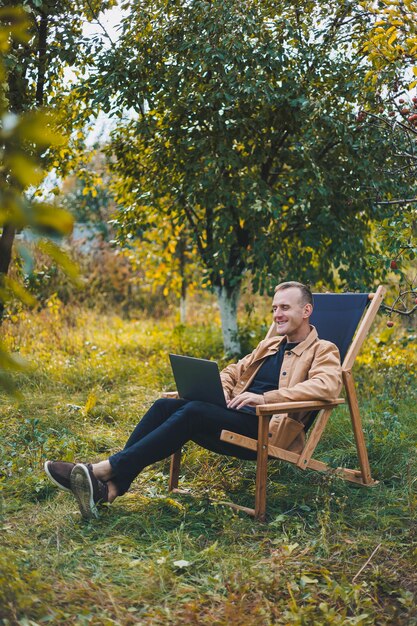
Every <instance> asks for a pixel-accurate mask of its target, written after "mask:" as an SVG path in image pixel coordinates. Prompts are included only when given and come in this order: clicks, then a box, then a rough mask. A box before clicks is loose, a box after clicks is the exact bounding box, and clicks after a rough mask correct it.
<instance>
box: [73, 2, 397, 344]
mask: <svg viewBox="0 0 417 626" xmlns="http://www.w3.org/2000/svg"><path fill="white" fill-rule="evenodd" d="M129 7H130V13H129V15H128V16H127V17H126V19H125V20H124V21H123V22H122V30H121V36H120V39H119V41H118V43H117V45H115V46H113V47H112V48H111V49H110V50H108V51H105V52H104V53H102V54H100V53H99V52H98V53H97V54H96V55H95V60H96V64H95V66H94V67H91V68H90V79H89V80H88V82H87V83H86V84H85V85H84V86H83V87H80V88H79V94H80V96H82V97H85V98H87V97H88V96H90V97H91V98H92V102H93V105H94V102H96V104H97V105H99V104H100V106H102V107H103V108H104V109H105V110H107V111H108V112H109V113H110V114H113V115H117V116H119V117H120V118H121V122H120V124H119V126H118V128H117V130H116V131H115V132H114V134H113V143H112V147H111V148H112V152H113V155H114V157H115V158H114V166H113V167H114V172H115V175H116V176H117V177H118V178H119V180H120V179H121V180H123V185H119V191H120V193H119V196H118V197H117V200H118V202H119V204H120V205H122V207H123V208H122V211H121V215H120V219H121V220H123V221H124V222H125V224H127V225H131V228H132V232H134V230H135V228H136V227H137V226H136V223H137V222H139V223H140V222H141V221H143V220H146V214H147V213H148V212H153V211H155V210H157V211H158V213H159V215H160V216H161V220H166V221H169V220H173V221H174V222H175V223H177V224H178V225H181V226H182V225H184V226H185V227H186V229H187V232H188V233H190V235H191V236H192V237H193V240H194V243H195V246H196V249H197V250H198V254H199V259H200V261H201V263H202V265H203V267H204V271H205V283H206V284H207V285H208V286H210V287H211V288H212V289H213V290H214V291H215V292H216V293H217V295H218V300H219V306H220V311H221V316H222V328H223V335H224V344H225V349H226V351H227V352H229V353H233V352H238V351H239V343H238V340H237V323H236V308H237V303H238V299H239V293H240V287H241V283H242V279H243V276H244V274H245V272H248V271H249V272H250V274H251V276H252V279H253V286H254V289H257V290H260V291H264V290H267V289H269V288H270V287H271V286H272V285H273V284H274V283H276V282H278V281H280V280H283V279H288V278H292V279H299V280H303V281H306V282H311V283H316V282H317V281H321V282H322V283H324V284H326V285H327V286H332V285H334V284H335V283H336V282H338V283H339V284H341V285H344V286H348V287H350V288H356V287H359V286H361V285H362V286H363V285H364V284H366V286H367V287H369V285H370V284H371V282H372V280H373V279H374V278H375V276H374V270H373V268H372V267H371V265H370V262H369V256H368V254H367V253H368V251H369V248H370V247H371V245H372V244H371V242H370V241H369V237H368V236H369V233H370V227H371V223H372V221H373V220H374V219H375V218H377V217H378V208H377V207H376V205H375V204H372V203H371V202H369V200H368V197H369V187H370V186H371V185H372V186H373V187H375V188H377V189H378V192H379V193H380V194H382V195H383V194H386V193H388V192H389V191H391V192H392V188H393V185H394V187H395V186H399V185H400V184H401V180H398V181H396V182H395V183H393V182H392V181H388V180H387V179H386V177H385V176H384V173H383V167H382V166H383V165H385V164H386V147H387V142H389V141H390V138H389V134H388V133H387V132H385V130H384V129H383V128H382V129H381V128H379V127H378V128H377V127H364V126H361V125H358V123H357V121H356V114H357V109H358V106H359V102H360V101H361V98H362V91H363V84H364V78H365V75H366V72H367V71H368V70H369V64H367V61H366V58H365V55H364V54H363V53H362V54H358V53H357V52H356V49H355V48H354V47H353V46H352V39H353V38H356V39H357V40H358V41H361V42H363V38H364V35H365V34H366V26H367V24H366V19H367V18H366V14H365V12H364V11H363V9H362V8H361V7H360V6H357V5H356V4H354V3H350V2H341V3H331V2H320V3H318V2H307V3H305V2H304V3H302V4H300V3H298V2H289V1H283V0H281V1H273V2H262V1H259V0H258V1H255V0H251V1H249V2H246V3H242V2H238V1H237V0H227V2H209V1H207V0H194V1H192V2H185V1H184V2H176V3H166V2H163V1H162V0H141V1H140V2H138V1H132V2H130V3H129ZM90 102H91V101H90ZM370 138H372V139H373V140H372V148H371V147H370V146H371V143H370ZM375 145H376V146H377V149H375Z"/></svg>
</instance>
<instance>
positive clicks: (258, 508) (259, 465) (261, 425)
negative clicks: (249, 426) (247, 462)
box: [255, 416, 269, 522]
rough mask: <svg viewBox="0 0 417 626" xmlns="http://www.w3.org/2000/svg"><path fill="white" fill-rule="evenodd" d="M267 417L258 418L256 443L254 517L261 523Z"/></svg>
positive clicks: (265, 475)
mask: <svg viewBox="0 0 417 626" xmlns="http://www.w3.org/2000/svg"><path fill="white" fill-rule="evenodd" d="M268 432H269V419H268V416H260V417H259V422H258V441H257V442H256V447H257V458H256V490H255V517H256V518H257V519H259V520H260V521H261V522H263V521H264V520H265V515H266V477H267V470H268Z"/></svg>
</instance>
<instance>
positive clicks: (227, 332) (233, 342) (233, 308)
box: [216, 286, 240, 356]
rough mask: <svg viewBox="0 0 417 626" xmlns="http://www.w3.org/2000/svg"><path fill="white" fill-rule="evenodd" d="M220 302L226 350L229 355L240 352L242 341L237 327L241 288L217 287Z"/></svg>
mask: <svg viewBox="0 0 417 626" xmlns="http://www.w3.org/2000/svg"><path fill="white" fill-rule="evenodd" d="M216 294H217V300H218V303H219V309H220V317H221V322H222V334H223V345H224V351H225V353H226V354H227V355H229V356H236V355H238V354H240V342H239V336H238V328H237V305H238V302H239V296H240V288H239V287H235V288H234V289H227V288H226V287H223V286H222V287H217V288H216Z"/></svg>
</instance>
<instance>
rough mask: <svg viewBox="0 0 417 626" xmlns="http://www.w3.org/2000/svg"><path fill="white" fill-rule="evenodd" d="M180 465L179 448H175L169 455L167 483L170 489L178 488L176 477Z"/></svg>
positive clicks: (177, 476) (177, 477)
mask: <svg viewBox="0 0 417 626" xmlns="http://www.w3.org/2000/svg"><path fill="white" fill-rule="evenodd" d="M180 467H181V450H177V451H176V452H174V454H172V455H171V465H170V468H169V485H168V488H169V490H170V491H172V490H173V489H177V488H178V479H179V475H180Z"/></svg>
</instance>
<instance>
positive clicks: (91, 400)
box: [82, 391, 97, 415]
mask: <svg viewBox="0 0 417 626" xmlns="http://www.w3.org/2000/svg"><path fill="white" fill-rule="evenodd" d="M96 404H97V396H96V394H95V393H94V391H90V393H89V395H88V398H87V402H86V403H85V406H84V408H83V410H82V412H83V414H84V415H88V414H89V413H90V411H91V410H92V409H94V407H95V406H96Z"/></svg>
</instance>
